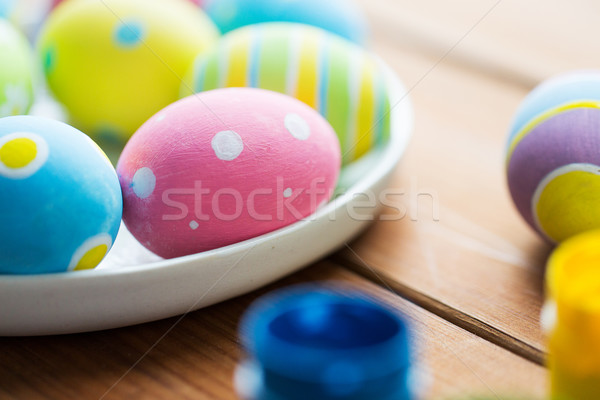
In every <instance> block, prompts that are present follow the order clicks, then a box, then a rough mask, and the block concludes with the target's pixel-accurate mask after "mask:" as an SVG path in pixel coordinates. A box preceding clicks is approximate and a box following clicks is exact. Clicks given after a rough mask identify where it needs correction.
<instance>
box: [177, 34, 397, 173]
mask: <svg viewBox="0 0 600 400" xmlns="http://www.w3.org/2000/svg"><path fill="white" fill-rule="evenodd" d="M382 68H383V67H382V64H381V62H380V61H379V59H378V58H377V57H376V56H374V55H372V54H371V53H369V52H367V51H366V50H364V49H362V48H361V47H359V46H357V45H355V44H354V43H351V42H349V41H347V40H345V39H343V38H341V37H338V36H336V35H333V34H331V33H328V32H326V31H324V30H321V29H319V28H315V27H310V26H307V25H301V24H295V23H264V24H257V25H251V26H247V27H244V28H240V29H237V30H234V31H232V32H230V33H228V34H226V35H225V36H223V38H222V39H221V40H220V41H219V42H218V43H217V45H216V46H215V47H214V48H213V49H212V50H210V51H208V52H206V53H202V54H201V55H200V56H199V57H198V58H197V59H196V61H195V63H194V65H193V68H192V69H191V71H190V72H189V73H188V74H187V76H186V78H185V79H184V83H183V85H182V90H181V95H182V97H185V96H188V95H190V94H192V93H198V92H202V91H206V90H212V89H217V88H223V87H258V88H262V89H268V90H273V91H276V92H280V93H284V94H287V95H290V96H293V97H296V98H297V99H299V100H302V101H303V102H305V103H306V104H308V105H309V106H311V107H313V108H314V109H316V110H317V111H319V112H320V113H321V114H322V115H323V116H324V117H325V118H326V119H327V120H328V121H329V123H330V124H331V125H332V126H333V128H334V129H335V131H336V133H337V135H338V137H339V139H340V145H341V148H342V154H343V163H344V164H347V163H349V162H352V161H354V160H356V159H358V158H359V157H361V156H362V155H364V154H365V153H367V152H368V151H369V150H370V149H371V148H373V147H375V146H382V145H384V144H385V143H386V142H387V140H388V138H389V135H390V100H389V96H388V92H387V89H386V82H385V78H384V76H385V74H384V71H383V69H382Z"/></svg>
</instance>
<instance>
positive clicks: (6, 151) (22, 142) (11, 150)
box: [0, 138, 37, 169]
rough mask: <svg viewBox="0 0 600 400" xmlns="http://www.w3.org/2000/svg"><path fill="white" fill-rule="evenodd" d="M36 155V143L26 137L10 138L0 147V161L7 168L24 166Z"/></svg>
mask: <svg viewBox="0 0 600 400" xmlns="http://www.w3.org/2000/svg"><path fill="white" fill-rule="evenodd" d="M36 156H37V145H36V144H35V142H34V141H33V140H31V139H28V138H18V139H13V140H10V141H8V142H6V143H5V144H4V145H3V146H2V148H0V161H1V162H2V164H4V165H5V166H7V167H8V168H13V169H19V168H25V167H26V166H27V165H29V164H30V163H31V162H32V161H33V160H35V157H36Z"/></svg>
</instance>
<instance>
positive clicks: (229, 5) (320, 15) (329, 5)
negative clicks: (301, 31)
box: [204, 0, 368, 44]
mask: <svg viewBox="0 0 600 400" xmlns="http://www.w3.org/2000/svg"><path fill="white" fill-rule="evenodd" d="M204 9H205V10H206V13H207V14H208V16H209V17H211V19H212V20H213V21H214V22H215V24H216V25H217V27H218V28H219V29H220V30H221V32H222V33H227V32H229V31H232V30H234V29H238V28H241V27H242V26H247V25H253V24H259V23H263V22H297V23H301V24H306V25H312V26H316V27H319V28H321V29H324V30H326V31H329V32H331V33H335V34H337V35H339V36H342V37H344V38H346V39H348V40H350V41H352V42H355V43H358V44H364V43H365V42H366V39H367V33H368V24H367V21H366V18H365V15H364V13H363V12H362V11H361V10H360V8H359V7H358V5H357V4H356V2H355V1H353V0H207V1H206V2H205V4H204Z"/></svg>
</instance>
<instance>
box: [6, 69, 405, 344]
mask: <svg viewBox="0 0 600 400" xmlns="http://www.w3.org/2000/svg"><path fill="white" fill-rule="evenodd" d="M387 74H388V75H389V85H390V88H389V89H390V92H391V93H393V95H392V96H391V97H392V98H391V104H392V105H394V104H397V105H396V107H395V108H394V109H393V112H392V120H391V129H392V135H391V139H390V143H389V145H388V146H386V148H385V149H383V150H379V151H372V152H371V153H370V154H368V155H367V156H365V157H363V158H361V160H359V162H357V163H355V164H353V165H350V166H348V167H347V168H345V170H344V171H343V176H342V178H341V186H342V187H344V185H347V183H348V182H356V183H355V184H352V185H351V186H349V187H348V188H347V189H346V190H345V193H342V194H340V195H339V196H338V197H337V198H336V199H335V200H333V201H332V202H330V203H329V204H327V205H326V206H325V207H323V208H321V209H320V210H319V211H318V212H317V213H316V214H315V215H313V216H311V217H309V218H308V219H306V220H303V221H300V222H298V223H296V224H293V225H291V226H288V227H285V228H283V229H280V230H278V231H275V232H272V233H269V234H267V235H263V236H260V237H257V238H254V239H251V240H248V241H245V242H242V243H238V244H234V245H231V246H227V247H223V248H220V249H216V250H212V251H208V252H205V253H200V254H195V255H191V256H187V257H181V258H177V259H171V260H162V259H161V258H159V257H157V256H155V255H153V254H152V253H150V252H148V251H147V250H146V249H144V248H143V247H142V246H141V245H139V244H138V243H137V242H136V240H135V239H134V238H133V237H132V236H131V234H129V232H127V230H126V229H125V228H124V227H123V228H122V229H121V232H120V233H119V237H118V238H117V240H116V243H115V246H114V248H113V250H112V251H111V253H110V254H109V255H108V257H107V258H106V259H105V260H104V261H103V262H102V264H101V265H100V266H98V267H97V268H96V269H95V270H91V271H78V272H71V273H62V274H49V275H34V276H0V335H4V336H15V335H47V334H64V333H77V332H86V331H94V330H101V329H109V328H116V327H122V326H127V325H133V324H139V323H143V322H149V321H154V320H158V319H162V318H167V317H172V316H175V315H179V314H183V313H186V312H189V311H193V310H197V309H199V308H202V307H206V306H209V305H212V304H215V303H217V302H220V301H223V300H227V299H230V298H232V297H235V296H239V295H242V294H244V293H247V292H250V291H252V290H255V289H257V288H259V287H261V286H264V285H266V284H268V283H270V282H273V281H275V280H277V279H280V278H282V277H284V276H285V275H288V274H290V273H292V272H294V271H297V270H298V269H300V268H302V267H303V266H306V265H308V264H310V263H312V262H314V261H316V260H318V259H319V258H322V257H323V256H325V255H326V254H328V253H330V252H332V251H333V250H335V249H337V248H339V247H340V246H342V245H343V244H344V243H345V242H347V241H348V240H350V239H352V238H353V237H354V236H356V235H357V234H358V233H359V232H360V231H361V230H363V229H364V228H365V227H366V226H367V225H368V224H369V222H370V221H372V220H373V219H374V218H375V216H376V215H377V207H371V208H364V202H365V197H364V196H363V195H361V194H363V193H369V192H371V193H373V194H375V196H377V195H378V194H379V193H380V192H381V191H382V190H383V189H385V188H386V186H387V184H388V183H389V178H390V176H391V174H392V172H393V171H394V169H395V167H396V165H397V164H398V161H399V160H400V158H401V157H402V155H403V153H404V151H405V149H406V146H407V144H408V141H409V138H410V134H411V131H412V124H413V114H412V107H411V105H410V102H409V100H408V97H407V96H406V91H405V88H404V87H403V85H402V84H401V83H400V82H399V81H398V79H397V78H396V77H395V76H394V75H393V73H392V72H391V71H390V70H389V69H388V70H387ZM357 214H360V215H361V217H360V218H357Z"/></svg>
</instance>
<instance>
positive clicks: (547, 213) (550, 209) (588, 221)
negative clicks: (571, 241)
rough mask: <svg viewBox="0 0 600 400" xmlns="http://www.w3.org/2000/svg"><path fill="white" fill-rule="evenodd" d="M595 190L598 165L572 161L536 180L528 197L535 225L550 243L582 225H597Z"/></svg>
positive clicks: (597, 190) (598, 211)
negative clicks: (531, 195) (530, 196)
mask: <svg viewBox="0 0 600 400" xmlns="http://www.w3.org/2000/svg"><path fill="white" fill-rule="evenodd" d="M598 193H600V166H598V165H594V164H586V163H574V164H568V165H565V166H563V167H560V168H557V169H555V170H554V171H552V172H551V173H550V174H548V175H547V176H546V177H545V178H544V179H543V180H542V181H541V182H540V184H539V185H538V187H537V188H536V191H535V193H534V195H533V197H532V199H531V209H532V213H533V216H534V220H535V224H536V227H537V228H538V229H539V231H540V232H542V233H543V234H544V235H545V236H546V237H547V238H548V239H550V240H551V241H553V242H561V241H562V240H564V239H565V238H568V237H570V236H573V235H574V234H576V233H578V232H580V231H582V228H583V230H589V229H595V228H598V221H600V207H598V204H599V202H600V198H599V197H598ZM557 216H560V218H557Z"/></svg>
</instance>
